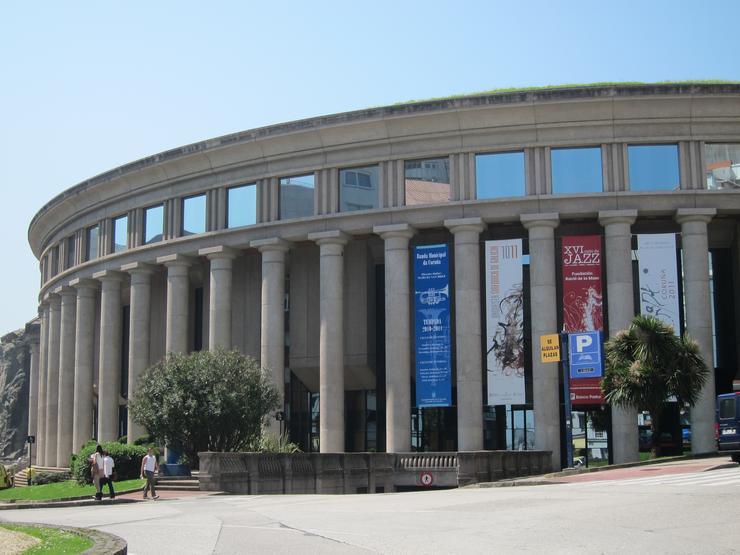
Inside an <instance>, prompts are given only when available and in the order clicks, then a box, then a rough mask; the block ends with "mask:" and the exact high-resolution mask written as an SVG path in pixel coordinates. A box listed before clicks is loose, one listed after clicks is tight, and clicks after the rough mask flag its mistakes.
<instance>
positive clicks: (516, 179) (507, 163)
mask: <svg viewBox="0 0 740 555" xmlns="http://www.w3.org/2000/svg"><path fill="white" fill-rule="evenodd" d="M475 187H476V198H499V197H521V196H524V194H525V189H524V153H523V152H501V153H496V154H478V155H477V156H476V157H475Z"/></svg>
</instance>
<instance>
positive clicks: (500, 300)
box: [485, 239, 526, 405]
mask: <svg viewBox="0 0 740 555" xmlns="http://www.w3.org/2000/svg"><path fill="white" fill-rule="evenodd" d="M485 251H486V256H485V265H486V266H485V272H486V369H487V376H488V404H489V405H523V404H524V403H526V397H525V387H524V293H523V292H524V287H523V281H524V274H523V270H522V240H521V239H510V240H505V241H486V244H485Z"/></svg>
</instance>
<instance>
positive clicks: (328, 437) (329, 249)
mask: <svg viewBox="0 0 740 555" xmlns="http://www.w3.org/2000/svg"><path fill="white" fill-rule="evenodd" d="M308 239H309V240H310V241H316V244H317V245H319V248H320V249H321V254H320V257H321V259H320V278H319V279H320V282H321V283H320V288H319V290H320V293H319V305H320V322H321V332H320V335H319V411H320V417H319V418H320V422H321V425H320V431H319V434H320V435H319V438H320V446H321V449H320V451H321V452H322V453H343V452H344V245H346V244H347V240H348V237H347V236H346V235H345V234H344V233H342V232H341V231H322V232H320V233H310V234H309V235H308Z"/></svg>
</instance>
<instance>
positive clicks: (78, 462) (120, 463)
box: [72, 441, 146, 484]
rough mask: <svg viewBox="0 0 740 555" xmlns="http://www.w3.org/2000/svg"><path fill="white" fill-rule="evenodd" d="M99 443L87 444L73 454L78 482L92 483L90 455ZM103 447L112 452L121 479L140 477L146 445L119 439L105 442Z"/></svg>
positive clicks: (73, 474)
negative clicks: (128, 443) (129, 443)
mask: <svg viewBox="0 0 740 555" xmlns="http://www.w3.org/2000/svg"><path fill="white" fill-rule="evenodd" d="M97 445H98V444H97V443H95V442H89V443H87V444H85V447H83V448H82V449H81V450H80V452H79V453H76V454H75V455H73V456H72V476H73V477H74V479H75V480H77V483H78V484H91V483H92V474H91V473H90V456H91V455H92V454H93V453H94V452H95V448H96V447H97ZM102 447H103V449H104V450H105V451H108V452H109V453H110V456H111V457H113V463H114V464H115V471H116V473H117V474H118V479H119V480H132V479H135V478H138V477H139V474H140V472H141V459H142V458H143V457H144V455H146V447H142V446H140V445H125V444H122V443H118V442H117V441H111V442H108V443H103V444H102Z"/></svg>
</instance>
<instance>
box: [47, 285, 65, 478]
mask: <svg viewBox="0 0 740 555" xmlns="http://www.w3.org/2000/svg"><path fill="white" fill-rule="evenodd" d="M61 308H62V300H61V299H60V298H59V295H50V296H49V339H48V345H49V347H48V351H47V352H48V363H47V369H46V437H45V441H44V464H45V465H49V466H56V464H57V420H58V411H59V333H60V328H61V319H60V317H61Z"/></svg>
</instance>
